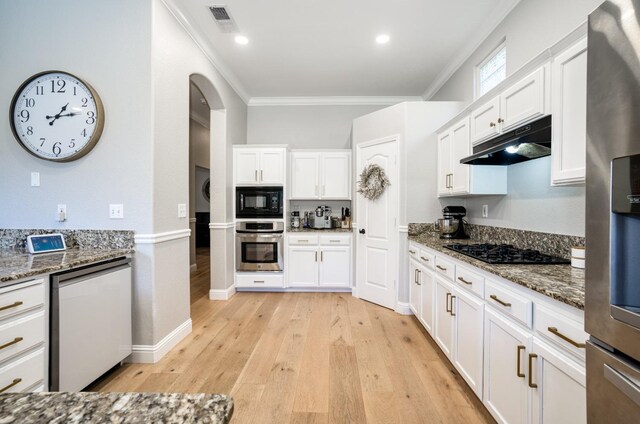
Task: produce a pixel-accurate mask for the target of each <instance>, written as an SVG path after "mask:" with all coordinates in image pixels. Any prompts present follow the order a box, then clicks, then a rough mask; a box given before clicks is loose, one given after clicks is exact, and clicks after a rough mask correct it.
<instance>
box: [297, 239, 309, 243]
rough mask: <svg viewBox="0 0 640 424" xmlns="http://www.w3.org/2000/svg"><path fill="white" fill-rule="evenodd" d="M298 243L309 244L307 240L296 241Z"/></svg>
mask: <svg viewBox="0 0 640 424" xmlns="http://www.w3.org/2000/svg"><path fill="white" fill-rule="evenodd" d="M298 243H309V240H298Z"/></svg>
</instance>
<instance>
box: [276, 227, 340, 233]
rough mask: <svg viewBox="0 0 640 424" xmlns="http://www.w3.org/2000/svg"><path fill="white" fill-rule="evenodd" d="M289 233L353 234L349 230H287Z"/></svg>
mask: <svg viewBox="0 0 640 424" xmlns="http://www.w3.org/2000/svg"><path fill="white" fill-rule="evenodd" d="M287 232H288V233H314V232H317V233H352V232H353V229H349V228H291V227H289V228H287Z"/></svg>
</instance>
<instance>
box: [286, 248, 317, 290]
mask: <svg viewBox="0 0 640 424" xmlns="http://www.w3.org/2000/svg"><path fill="white" fill-rule="evenodd" d="M286 269H287V272H288V274H289V277H288V278H289V286H291V287H315V286H317V285H318V248H317V247H314V246H289V263H288V264H287V267H286Z"/></svg>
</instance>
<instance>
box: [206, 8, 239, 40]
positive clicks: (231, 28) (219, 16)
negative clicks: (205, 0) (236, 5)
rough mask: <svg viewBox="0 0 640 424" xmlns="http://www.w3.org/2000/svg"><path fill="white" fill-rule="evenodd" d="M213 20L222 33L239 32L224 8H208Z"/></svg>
mask: <svg viewBox="0 0 640 424" xmlns="http://www.w3.org/2000/svg"><path fill="white" fill-rule="evenodd" d="M209 10H210V11H211V14H212V15H213V19H214V20H215V21H216V24H218V28H220V31H222V32H224V33H232V32H239V31H238V26H237V25H236V22H235V21H234V20H233V18H232V17H231V15H230V14H229V11H228V10H227V8H226V7H225V6H209Z"/></svg>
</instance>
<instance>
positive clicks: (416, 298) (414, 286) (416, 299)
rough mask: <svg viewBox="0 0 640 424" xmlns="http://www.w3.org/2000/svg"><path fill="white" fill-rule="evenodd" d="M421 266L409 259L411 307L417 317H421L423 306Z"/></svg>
mask: <svg viewBox="0 0 640 424" xmlns="http://www.w3.org/2000/svg"><path fill="white" fill-rule="evenodd" d="M420 268H421V267H420V265H418V263H417V262H416V261H414V260H410V261H409V307H410V308H411V310H412V311H413V314H414V315H415V316H416V317H417V318H419V317H420V312H421V306H422V288H421V282H420Z"/></svg>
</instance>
